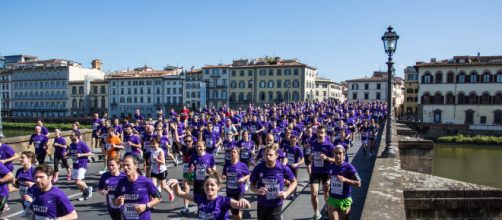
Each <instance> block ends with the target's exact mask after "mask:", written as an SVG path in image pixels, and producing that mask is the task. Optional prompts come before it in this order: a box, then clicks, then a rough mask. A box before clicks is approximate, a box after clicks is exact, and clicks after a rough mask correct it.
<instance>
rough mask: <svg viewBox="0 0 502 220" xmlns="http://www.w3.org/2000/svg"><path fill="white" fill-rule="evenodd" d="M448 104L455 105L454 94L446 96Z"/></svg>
mask: <svg viewBox="0 0 502 220" xmlns="http://www.w3.org/2000/svg"><path fill="white" fill-rule="evenodd" d="M446 104H450V105H453V104H455V96H454V95H453V93H448V94H446Z"/></svg>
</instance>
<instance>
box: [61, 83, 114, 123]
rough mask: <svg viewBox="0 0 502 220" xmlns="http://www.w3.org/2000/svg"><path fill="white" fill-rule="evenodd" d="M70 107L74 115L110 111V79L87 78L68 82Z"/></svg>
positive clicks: (100, 113) (88, 114)
mask: <svg viewBox="0 0 502 220" xmlns="http://www.w3.org/2000/svg"><path fill="white" fill-rule="evenodd" d="M68 94H69V97H68V105H70V106H69V107H68V108H69V110H70V114H71V116H73V117H77V116H79V117H81V116H90V115H91V114H92V113H99V115H102V113H104V112H108V106H109V102H108V97H109V96H108V80H104V79H87V80H82V81H74V82H70V83H68Z"/></svg>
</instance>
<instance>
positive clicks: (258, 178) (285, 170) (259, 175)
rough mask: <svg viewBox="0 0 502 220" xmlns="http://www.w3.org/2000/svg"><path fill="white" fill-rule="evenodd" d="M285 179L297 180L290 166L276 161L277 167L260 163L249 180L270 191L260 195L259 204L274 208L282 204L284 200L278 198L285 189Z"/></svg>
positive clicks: (257, 186)
mask: <svg viewBox="0 0 502 220" xmlns="http://www.w3.org/2000/svg"><path fill="white" fill-rule="evenodd" d="M284 179H287V180H289V181H293V180H295V176H294V175H293V172H291V169H289V167H287V166H285V165H283V164H281V163H278V162H276V163H275V167H273V168H269V167H267V165H266V163H265V162H262V163H260V164H258V165H257V166H256V167H255V168H254V169H253V172H252V173H251V177H250V178H249V181H250V182H251V183H255V184H256V188H261V187H265V188H267V190H268V192H267V194H265V195H263V196H262V195H258V205H260V206H263V207H267V208H274V207H277V206H281V205H282V200H281V199H279V198H277V195H278V193H279V192H281V191H283V188H284Z"/></svg>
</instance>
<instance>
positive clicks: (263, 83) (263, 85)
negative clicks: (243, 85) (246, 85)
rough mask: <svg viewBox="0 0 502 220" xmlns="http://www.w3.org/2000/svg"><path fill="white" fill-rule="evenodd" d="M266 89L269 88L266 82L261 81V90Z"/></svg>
mask: <svg viewBox="0 0 502 220" xmlns="http://www.w3.org/2000/svg"><path fill="white" fill-rule="evenodd" d="M265 87H267V85H266V83H265V80H261V81H260V88H265Z"/></svg>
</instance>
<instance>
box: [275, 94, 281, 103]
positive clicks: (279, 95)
mask: <svg viewBox="0 0 502 220" xmlns="http://www.w3.org/2000/svg"><path fill="white" fill-rule="evenodd" d="M276 96H277V101H278V102H282V92H276Z"/></svg>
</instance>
